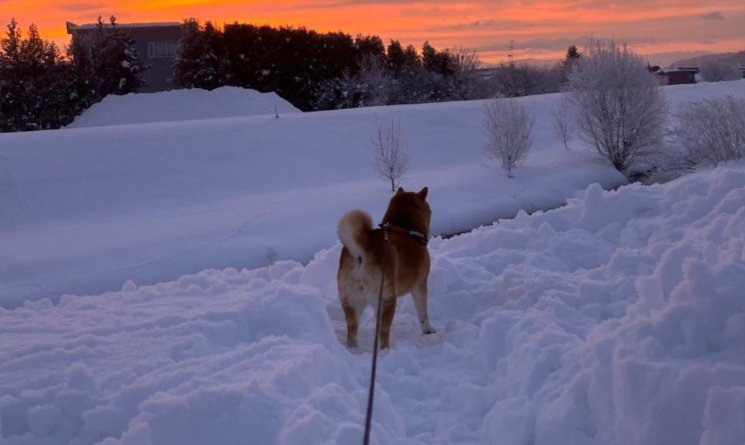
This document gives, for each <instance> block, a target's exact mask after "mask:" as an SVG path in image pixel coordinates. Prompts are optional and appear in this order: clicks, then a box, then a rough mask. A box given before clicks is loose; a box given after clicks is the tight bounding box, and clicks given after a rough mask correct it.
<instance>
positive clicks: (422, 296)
mask: <svg viewBox="0 0 745 445" xmlns="http://www.w3.org/2000/svg"><path fill="white" fill-rule="evenodd" d="M411 298H413V299H414V307H416V314H417V316H418V317H419V325H420V326H421V327H422V333H423V334H434V333H435V332H437V331H435V329H434V328H433V327H432V326H431V325H430V324H429V315H428V314H427V280H426V279H424V281H422V282H421V283H419V285H417V286H415V287H414V289H412V290H411Z"/></svg>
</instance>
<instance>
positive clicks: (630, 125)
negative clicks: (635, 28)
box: [568, 40, 667, 173]
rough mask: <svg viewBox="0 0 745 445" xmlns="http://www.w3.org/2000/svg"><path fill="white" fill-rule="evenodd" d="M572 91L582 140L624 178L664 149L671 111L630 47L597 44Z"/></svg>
mask: <svg viewBox="0 0 745 445" xmlns="http://www.w3.org/2000/svg"><path fill="white" fill-rule="evenodd" d="M568 90H569V94H568V98H569V101H570V103H571V105H572V113H573V115H574V116H575V117H576V123H577V130H578V134H579V137H580V138H581V139H582V140H583V141H584V142H585V143H586V144H588V145H590V146H594V147H595V148H596V149H597V150H598V152H599V153H600V154H601V155H602V156H604V157H606V158H608V160H610V162H611V163H612V164H613V166H614V167H616V169H617V170H619V171H620V172H622V173H628V172H629V170H630V168H631V167H632V165H633V164H634V163H635V161H637V160H638V159H639V158H642V157H644V156H646V155H649V154H650V153H651V152H653V151H654V150H655V149H657V148H658V147H660V146H661V142H662V139H663V136H664V125H665V120H666V112H667V110H666V104H665V99H664V96H663V93H662V91H661V90H660V88H659V80H658V79H657V77H656V76H655V75H654V74H652V73H650V72H649V70H648V69H647V63H646V61H645V60H644V59H643V58H641V57H639V56H637V55H636V54H634V53H633V52H632V51H631V50H630V49H629V48H628V46H627V45H625V44H618V43H616V42H615V41H612V40H611V41H609V42H601V41H597V40H591V41H590V42H589V43H588V45H587V47H586V48H585V51H584V53H583V56H582V58H580V59H579V60H578V61H577V62H576V63H575V65H574V67H573V69H572V72H571V73H570V74H569V82H568Z"/></svg>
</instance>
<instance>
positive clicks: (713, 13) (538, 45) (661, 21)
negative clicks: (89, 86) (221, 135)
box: [0, 0, 745, 66]
mask: <svg viewBox="0 0 745 445" xmlns="http://www.w3.org/2000/svg"><path fill="white" fill-rule="evenodd" d="M99 15H101V16H103V17H104V18H107V17H109V16H110V15H114V16H116V17H117V20H118V22H119V23H132V22H171V21H176V22H181V21H182V20H183V19H185V18H190V17H193V18H197V19H199V20H201V21H206V20H211V21H213V22H216V23H217V24H224V23H229V22H234V21H238V22H242V23H254V24H270V25H290V26H296V27H299V26H305V27H306V28H310V29H315V30H318V31H343V32H345V33H348V34H352V35H356V34H358V33H360V34H375V35H378V36H380V37H382V38H383V40H384V42H386V43H387V42H388V41H389V40H390V39H397V40H400V41H401V42H402V43H403V44H413V45H414V46H416V47H417V48H421V45H422V43H423V42H424V41H425V40H429V42H430V43H431V44H432V45H433V46H435V47H436V48H438V49H444V48H453V47H463V48H469V49H474V50H476V51H477V52H478V54H479V57H480V59H481V61H482V62H485V63H486V64H490V63H499V62H501V61H505V60H506V56H507V52H508V48H509V46H510V42H511V41H512V42H513V48H514V50H513V53H514V55H515V58H516V59H518V60H521V59H540V60H558V59H560V58H561V57H562V56H563V54H564V52H565V51H566V48H567V47H568V46H569V45H571V44H576V45H577V46H579V47H581V46H582V45H583V44H584V43H585V42H586V41H587V39H588V38H589V37H595V38H611V37H612V38H615V39H617V40H622V41H625V42H626V43H629V44H630V45H631V46H632V47H633V48H634V50H635V51H636V52H637V53H639V54H642V55H644V56H646V57H647V58H648V59H649V60H650V61H651V62H652V63H653V64H659V65H663V66H664V65H665V64H667V63H670V62H672V61H674V60H677V59H680V58H683V57H687V56H689V55H694V53H695V54H698V53H702V52H732V51H741V50H745V1H743V0H709V1H704V2H702V1H700V0H683V1H671V0H643V1H642V0H630V1H616V2H613V1H600V0H553V1H548V0H535V1H531V0H526V1H506V0H504V1H503V0H483V1H440V0H430V1H426V2H425V1H415V0H396V1H387V0H313V1H310V0H274V1H264V0H254V1H236V0H218V1H204V0H149V1H143V0H133V1H127V2H116V1H109V0H61V1H56V2H50V1H41V0H22V1H21V0H0V26H2V27H3V31H4V30H5V26H6V25H7V23H8V22H9V21H10V19H11V18H12V17H15V18H16V20H17V21H18V22H19V24H20V26H21V28H22V29H23V30H24V33H25V31H26V30H27V29H28V26H29V25H30V24H31V23H35V24H36V26H37V27H38V29H39V31H40V33H41V35H42V37H44V38H46V39H50V40H54V41H55V42H57V43H58V44H59V45H60V46H63V45H65V44H66V43H67V42H68V37H67V36H66V35H65V22H66V21H71V22H74V23H76V24H83V23H92V22H95V20H96V18H97V17H98V16H99Z"/></svg>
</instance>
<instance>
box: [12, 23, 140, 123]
mask: <svg viewBox="0 0 745 445" xmlns="http://www.w3.org/2000/svg"><path fill="white" fill-rule="evenodd" d="M145 68H146V67H145V66H144V65H143V64H142V63H141V62H140V59H139V56H138V55H137V52H136V51H135V49H134V42H133V41H132V39H131V38H130V36H129V34H128V33H127V32H126V31H125V30H123V29H121V28H119V27H118V26H117V24H116V19H115V18H114V17H111V18H110V19H109V21H108V22H104V21H103V20H102V19H101V18H100V17H99V19H98V22H97V24H96V26H95V27H94V28H93V29H91V30H90V32H88V33H86V34H85V35H84V36H81V38H79V39H75V40H73V42H72V44H71V45H70V46H69V47H67V48H66V53H65V54H64V55H63V53H62V51H61V50H60V49H59V48H58V47H57V46H56V45H55V44H54V43H52V42H48V41H45V40H43V39H42V38H41V37H40V36H39V32H38V30H37V28H36V26H35V25H33V24H32V25H31V26H30V27H29V29H28V32H27V33H26V34H25V35H24V34H23V33H22V31H21V28H20V27H19V25H18V23H17V22H16V20H15V19H12V20H11V21H10V23H9V24H8V25H7V29H6V35H5V37H4V38H2V39H0V131H3V132H7V131H28V130H45V129H52V128H60V127H62V126H64V125H67V124H69V123H70V122H72V120H73V119H74V118H75V116H77V115H78V114H80V113H81V112H82V111H84V110H85V109H87V108H88V107H90V106H91V105H92V104H94V103H96V102H98V101H100V100H101V99H103V98H104V97H105V96H106V95H108V94H126V93H130V92H133V91H137V89H139V88H140V87H141V86H142V85H143V81H142V77H141V73H142V71H144V70H145Z"/></svg>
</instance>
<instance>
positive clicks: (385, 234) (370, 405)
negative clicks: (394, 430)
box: [362, 224, 389, 445]
mask: <svg viewBox="0 0 745 445" xmlns="http://www.w3.org/2000/svg"><path fill="white" fill-rule="evenodd" d="M380 227H381V228H382V229H383V239H384V240H385V244H387V243H388V227H389V224H383V225H381V226H380ZM385 244H384V245H383V258H382V261H381V264H382V267H381V273H380V293H379V294H378V310H377V314H376V315H375V342H374V344H373V356H372V369H371V370H370V393H369V394H368V396H367V417H366V418H365V439H364V440H363V442H362V443H363V444H364V445H369V444H370V425H371V424H372V411H373V399H374V398H375V374H376V373H377V369H378V337H379V336H380V314H381V313H382V308H383V282H384V280H385V250H386V247H387V246H386V245H385Z"/></svg>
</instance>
